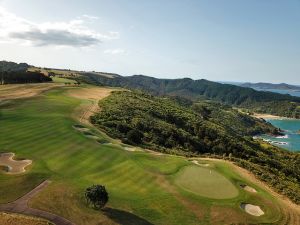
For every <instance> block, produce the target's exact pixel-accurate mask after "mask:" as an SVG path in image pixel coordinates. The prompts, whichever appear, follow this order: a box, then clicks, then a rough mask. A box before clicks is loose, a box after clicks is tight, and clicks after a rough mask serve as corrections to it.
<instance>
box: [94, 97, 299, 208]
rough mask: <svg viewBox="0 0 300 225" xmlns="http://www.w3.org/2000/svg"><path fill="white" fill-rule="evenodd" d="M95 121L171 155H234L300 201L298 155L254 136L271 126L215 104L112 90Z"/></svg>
mask: <svg viewBox="0 0 300 225" xmlns="http://www.w3.org/2000/svg"><path fill="white" fill-rule="evenodd" d="M100 107H101V111H100V112H99V113H98V114H96V115H95V116H93V117H92V119H91V121H92V123H94V124H95V125H96V126H98V127H99V128H101V129H103V130H105V131H106V132H107V133H108V134H109V135H110V136H112V137H114V138H119V139H121V140H122V141H123V142H124V143H129V144H133V145H138V146H141V147H143V148H148V149H153V150H158V151H162V152H167V153H173V154H180V155H187V156H196V155H199V154H201V155H203V154H207V155H214V156H219V157H225V158H230V159H231V160H234V161H237V163H238V164H240V165H241V166H243V167H246V168H247V169H249V170H252V171H253V172H254V173H256V175H257V176H259V177H261V179H263V180H265V181H267V182H268V183H269V184H270V185H272V186H274V187H275V188H276V189H278V190H279V191H281V192H283V191H284V193H285V194H286V195H288V196H289V197H290V198H291V199H293V200H294V201H295V202H298V203H299V200H300V195H299V193H300V192H299V190H300V187H299V182H300V170H299V168H298V166H297V165H298V163H299V161H300V158H299V154H296V153H290V152H287V151H285V150H282V149H279V148H276V147H271V146H267V147H266V146H263V145H262V144H261V143H260V142H257V141H255V140H253V139H252V137H251V135H254V134H258V133H262V132H269V133H276V132H278V130H276V129H275V128H274V127H273V126H271V125H270V124H268V123H265V122H264V121H260V120H257V119H254V118H252V117H250V116H248V115H246V114H242V113H240V112H238V111H237V110H234V109H232V108H230V107H226V106H222V105H219V104H216V103H210V102H200V103H192V104H189V102H184V103H182V102H180V103H178V101H175V100H171V99H169V98H161V97H154V96H151V95H148V94H144V93H140V92H129V91H123V92H114V93H113V94H112V95H110V96H109V97H107V98H105V99H104V100H102V101H100Z"/></svg>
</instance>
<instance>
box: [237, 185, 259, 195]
mask: <svg viewBox="0 0 300 225" xmlns="http://www.w3.org/2000/svg"><path fill="white" fill-rule="evenodd" d="M240 186H241V188H243V189H244V190H246V191H249V192H252V193H256V192H257V191H256V190H255V189H254V188H253V187H250V186H248V185H246V184H241V185H240Z"/></svg>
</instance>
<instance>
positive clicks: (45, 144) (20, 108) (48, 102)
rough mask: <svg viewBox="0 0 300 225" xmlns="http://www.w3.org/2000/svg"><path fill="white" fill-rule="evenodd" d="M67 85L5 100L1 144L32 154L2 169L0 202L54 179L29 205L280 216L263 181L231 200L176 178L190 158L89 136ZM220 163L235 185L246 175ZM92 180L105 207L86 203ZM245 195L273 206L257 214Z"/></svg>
mask: <svg viewBox="0 0 300 225" xmlns="http://www.w3.org/2000/svg"><path fill="white" fill-rule="evenodd" d="M81 88H83V87H79V88H78V90H79V89H81ZM65 90H69V88H67V87H65V88H61V89H58V90H51V91H49V92H47V93H46V94H44V95H43V96H39V97H35V98H31V99H27V100H26V101H17V100H16V101H13V102H11V104H10V106H9V107H2V108H0V110H1V113H0V115H1V116H0V121H1V126H0V151H10V152H15V153H16V154H17V155H18V156H20V157H24V158H30V159H32V160H33V162H34V163H33V165H32V167H31V169H30V170H29V171H27V172H26V173H25V174H22V175H14V176H8V175H5V174H1V173H0V202H1V203H5V202H9V201H13V200H15V199H16V198H18V197H20V196H22V195H23V194H24V193H26V192H28V191H30V190H31V189H33V188H34V187H35V186H36V185H37V184H39V183H40V182H42V181H43V180H45V179H51V180H52V183H51V184H50V185H49V186H48V187H47V188H46V189H45V190H44V191H43V192H41V193H39V195H38V196H37V197H36V198H35V199H34V200H33V201H31V202H30V205H31V206H32V207H36V208H39V209H44V210H47V211H49V212H53V213H56V214H58V215H61V216H64V217H65V218H67V219H69V220H71V221H74V222H76V224H78V225H81V224H86V225H93V224H116V223H122V224H174V225H176V224H178V225H183V224H189V225H190V224H210V223H211V222H210V221H211V220H212V219H213V220H214V221H216V224H218V223H219V222H220V221H221V222H220V223H219V224H222V221H223V222H224V221H225V220H224V219H223V217H224V215H223V214H222V215H219V214H213V213H212V212H214V211H212V210H213V208H218V207H219V208H221V209H224V212H227V211H230V212H234V213H233V214H232V215H233V216H234V217H232V218H231V219H232V221H236V222H237V223H254V224H255V223H263V222H264V223H273V222H278V221H279V220H280V219H281V217H282V215H281V213H280V209H279V208H278V206H277V205H276V204H277V202H275V201H274V199H273V198H272V197H271V196H270V195H269V194H268V193H267V192H264V191H263V190H262V189H259V188H258V187H255V188H256V189H257V190H258V191H259V193H258V194H257V195H253V194H251V193H250V194H249V193H247V192H245V191H244V190H239V192H240V194H239V196H238V198H235V199H234V200H214V199H207V198H206V199H203V198H202V197H199V196H198V195H195V194H193V193H190V192H186V191H184V190H182V189H181V188H178V187H176V185H172V182H173V179H174V177H173V176H176V174H177V173H178V171H180V170H181V168H182V167H184V166H186V165H188V164H190V165H192V164H191V163H190V162H188V161H187V160H186V159H185V158H180V157H173V156H156V155H153V154H150V153H146V152H129V151H125V150H124V149H122V146H118V145H117V144H114V145H100V144H99V143H98V142H96V141H93V140H91V139H89V138H87V137H85V135H84V134H83V133H82V132H78V131H76V130H75V129H74V128H73V125H74V124H78V122H77V121H75V120H74V119H73V117H72V116H71V115H73V113H74V109H76V108H77V107H78V106H80V104H81V103H82V101H81V100H80V99H77V98H73V97H70V96H68V95H67V94H65ZM96 135H97V136H98V137H99V138H100V139H101V140H102V139H103V140H106V138H107V137H106V136H105V135H101V133H100V132H98V133H97V134H96ZM215 170H216V171H218V172H219V173H221V174H222V175H224V176H225V177H227V178H228V179H230V180H231V182H232V183H233V184H234V185H235V186H236V187H238V185H239V184H240V183H241V182H243V183H247V182H246V181H245V180H244V179H243V178H241V177H239V176H238V175H236V174H235V173H234V172H233V171H232V169H231V168H230V167H229V166H228V165H227V164H220V165H219V164H218V165H216V166H215ZM195 176H197V174H196V175H195ZM162 181H163V182H162ZM239 182H240V183H239ZM92 184H104V185H105V186H106V188H107V190H108V192H109V196H110V201H109V204H108V209H107V210H106V211H104V212H98V211H95V210H93V209H91V208H90V207H88V206H87V205H86V203H85V200H84V197H83V192H84V190H85V188H86V187H88V186H89V185H92ZM247 184H249V185H251V186H253V185H252V184H251V183H247ZM241 202H251V203H253V204H257V205H258V204H268V209H267V210H266V209H265V208H264V209H263V210H264V211H265V212H266V214H265V215H264V216H262V217H260V218H252V217H251V216H248V215H247V214H246V213H245V212H243V211H242V210H241V209H240V208H239V204H240V203H241ZM170 212H171V213H172V216H170ZM200 214H201V215H202V217H201V218H202V219H199V218H200V216H199V215H200ZM227 222H228V223H230V221H228V220H227ZM223 224H224V223H223ZM225 224H227V223H225Z"/></svg>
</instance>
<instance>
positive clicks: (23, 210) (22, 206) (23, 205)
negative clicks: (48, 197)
mask: <svg viewBox="0 0 300 225" xmlns="http://www.w3.org/2000/svg"><path fill="white" fill-rule="evenodd" d="M50 183H51V181H49V180H45V181H44V182H42V183H41V184H40V185H38V186H37V187H36V188H34V189H33V190H31V191H30V192H28V193H27V194H26V195H24V196H23V197H21V198H19V199H17V200H16V201H14V202H11V203H7V204H0V211H3V212H10V213H19V214H24V215H29V216H36V217H40V218H43V219H46V220H48V221H50V222H52V223H54V224H56V225H75V224H74V223H72V222H71V221H69V220H67V219H65V218H63V217H61V216H58V215H55V214H52V213H49V212H46V211H43V210H39V209H33V208H30V207H29V206H28V202H29V200H30V199H32V198H33V197H34V196H35V195H36V194H37V193H39V192H40V191H42V190H43V189H44V188H45V187H47V186H48V184H50Z"/></svg>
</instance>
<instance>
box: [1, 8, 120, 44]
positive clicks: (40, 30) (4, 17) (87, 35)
mask: <svg viewBox="0 0 300 225" xmlns="http://www.w3.org/2000/svg"><path fill="white" fill-rule="evenodd" d="M86 19H89V20H95V19H97V17H93V16H89V15H83V16H81V17H79V19H74V20H71V21H68V22H56V23H53V22H51V23H50V22H47V23H34V22H32V21H29V20H26V19H24V18H21V17H18V16H16V15H15V14H13V13H11V12H8V11H7V10H6V9H5V8H2V7H1V6H0V41H2V42H16V43H20V44H23V45H24V44H25V45H33V46H46V45H51V46H72V47H87V46H93V45H97V44H99V43H101V42H103V41H107V40H113V39H118V38H119V33H118V32H106V33H99V32H96V31H94V30H92V29H90V28H88V27H87V26H85V20H86Z"/></svg>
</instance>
